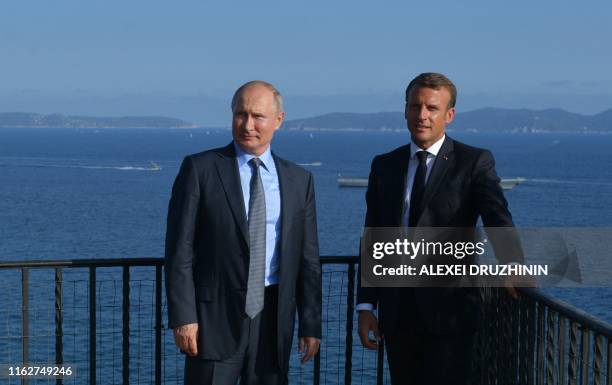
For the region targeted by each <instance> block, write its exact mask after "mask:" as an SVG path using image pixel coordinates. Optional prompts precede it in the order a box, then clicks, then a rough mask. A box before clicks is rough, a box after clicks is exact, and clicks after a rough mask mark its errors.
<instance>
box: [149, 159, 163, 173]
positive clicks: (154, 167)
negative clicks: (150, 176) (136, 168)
mask: <svg viewBox="0 0 612 385" xmlns="http://www.w3.org/2000/svg"><path fill="white" fill-rule="evenodd" d="M149 163H150V164H151V167H149V171H160V170H161V166H160V165H159V164H157V163H155V162H153V161H149Z"/></svg>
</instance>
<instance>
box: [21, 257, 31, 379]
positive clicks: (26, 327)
mask: <svg viewBox="0 0 612 385" xmlns="http://www.w3.org/2000/svg"><path fill="white" fill-rule="evenodd" d="M29 278H30V277H29V271H28V268H27V267H24V268H22V269H21V349H22V351H21V358H22V361H23V366H26V365H28V363H29V361H30V348H29V346H30V341H29V339H30V314H29V313H30V312H29V307H30V282H29ZM21 383H22V384H24V385H27V384H28V379H27V377H23V378H22V381H21Z"/></svg>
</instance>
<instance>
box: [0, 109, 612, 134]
mask: <svg viewBox="0 0 612 385" xmlns="http://www.w3.org/2000/svg"><path fill="white" fill-rule="evenodd" d="M0 128H13V129H20V128H49V129H53V128H73V129H169V128H170V129H206V130H223V129H230V127H218V126H216V127H212V126H206V125H199V124H194V123H190V122H187V121H185V120H182V119H177V118H172V117H164V116H124V117H88V116H68V115H61V114H51V115H43V114H36V113H27V112H5V113H0ZM282 128H283V129H284V130H288V131H309V132H310V131H338V132H398V131H400V132H401V131H404V130H406V120H405V119H404V113H403V112H399V111H391V112H376V113H355V112H333V113H328V114H324V115H319V116H313V117H307V118H302V119H291V120H286V121H285V122H284V123H283V126H282ZM448 131H449V132H474V133H479V132H482V133H494V132H497V133H502V132H503V133H534V134H537V133H573V134H576V133H581V134H612V109H609V110H606V111H603V112H601V113H599V114H595V115H582V114H577V113H572V112H568V111H565V110H562V109H547V110H529V109H503V108H481V109H478V110H473V111H467V112H462V113H458V114H457V116H456V117H455V119H454V121H453V122H452V123H451V124H450V125H449V126H448Z"/></svg>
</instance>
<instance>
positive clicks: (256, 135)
mask: <svg viewBox="0 0 612 385" xmlns="http://www.w3.org/2000/svg"><path fill="white" fill-rule="evenodd" d="M233 114H234V115H233V120H232V136H233V137H234V141H235V142H236V143H238V145H239V146H240V148H242V149H243V150H244V151H246V152H248V153H250V154H253V155H255V156H259V155H261V154H263V153H264V151H266V149H267V148H268V146H269V145H270V142H271V141H272V137H273V136H274V131H276V130H278V128H279V127H280V125H281V123H282V122H283V119H284V117H285V113H284V112H279V111H277V109H276V105H275V103H274V94H273V93H272V91H270V90H269V89H267V88H266V87H264V86H260V85H254V86H251V87H248V88H247V89H245V90H243V91H242V92H241V94H240V95H239V97H238V100H237V101H236V104H235V106H234V112H233Z"/></svg>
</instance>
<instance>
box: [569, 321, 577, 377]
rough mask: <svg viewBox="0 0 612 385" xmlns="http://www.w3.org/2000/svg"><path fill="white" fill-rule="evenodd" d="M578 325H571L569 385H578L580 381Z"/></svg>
mask: <svg viewBox="0 0 612 385" xmlns="http://www.w3.org/2000/svg"><path fill="white" fill-rule="evenodd" d="M577 345H578V324H577V323H576V322H574V321H572V322H571V324H570V346H569V358H570V361H569V366H568V368H567V375H568V383H569V385H576V381H577V380H578V347H577Z"/></svg>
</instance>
